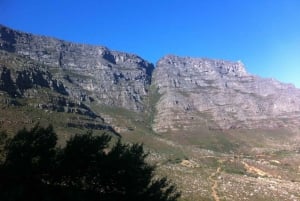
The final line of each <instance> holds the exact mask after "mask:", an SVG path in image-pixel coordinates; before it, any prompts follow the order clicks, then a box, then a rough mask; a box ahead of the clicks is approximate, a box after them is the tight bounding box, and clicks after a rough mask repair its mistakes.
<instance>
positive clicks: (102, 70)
mask: <svg viewBox="0 0 300 201" xmlns="http://www.w3.org/2000/svg"><path fill="white" fill-rule="evenodd" d="M0 50H3V51H5V52H10V53H13V54H15V55H19V56H22V57H25V58H28V59H30V60H32V61H35V62H38V63H39V64H40V66H39V68H42V69H45V68H47V70H48V72H51V74H52V75H53V77H54V78H56V79H57V80H59V81H60V82H62V83H63V84H65V85H66V86H68V88H67V93H68V94H69V95H70V96H74V97H76V98H83V97H85V96H87V95H88V94H93V98H94V99H95V100H97V101H98V102H99V103H100V104H105V105H110V106H117V107H123V108H126V109H130V110H134V111H143V109H144V107H145V105H144V102H143V100H144V97H145V96H147V89H148V87H149V85H150V81H151V74H152V71H153V68H154V67H153V65H152V64H151V63H149V62H147V61H145V60H143V59H142V58H140V57H138V56H136V55H133V54H128V53H122V52H117V51H110V50H109V49H107V48H106V47H102V46H92V45H83V44H75V43H70V42H66V41H62V40H57V39H54V38H49V37H44V36H35V35H31V34H27V33H23V32H18V31H14V30H11V29H9V28H7V27H4V26H0Z"/></svg>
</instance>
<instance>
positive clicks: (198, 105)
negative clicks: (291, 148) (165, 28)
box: [153, 56, 300, 132]
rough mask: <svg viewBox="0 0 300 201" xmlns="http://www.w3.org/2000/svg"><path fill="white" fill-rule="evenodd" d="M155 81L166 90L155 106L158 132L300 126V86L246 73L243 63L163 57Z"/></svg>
mask: <svg viewBox="0 0 300 201" xmlns="http://www.w3.org/2000/svg"><path fill="white" fill-rule="evenodd" d="M153 83H154V84H155V85H156V86H157V87H158V89H159V90H158V91H159V93H160V94H163V95H162V97H161V98H160V100H159V102H158V103H157V105H156V108H157V111H158V113H157V115H156V117H155V123H154V126H153V127H154V129H155V130H156V131H157V132H163V131H166V130H168V129H171V130H178V129H183V130H189V129H192V128H194V127H198V126H199V122H201V125H200V126H202V127H203V126H206V127H210V128H215V129H233V128H249V129H253V128H277V127H285V126H286V127H288V126H295V125H297V126H299V125H300V90H299V89H297V88H295V87H294V86H293V85H291V84H284V83H280V82H278V81H276V80H274V79H263V78H260V77H258V76H253V75H251V74H249V73H247V71H246V69H245V67H244V65H243V64H242V63H241V62H230V61H224V60H212V59H198V58H190V57H177V56H165V57H163V58H162V59H160V60H159V61H158V63H157V67H156V69H155V72H154V75H153Z"/></svg>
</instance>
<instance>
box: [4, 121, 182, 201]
mask: <svg viewBox="0 0 300 201" xmlns="http://www.w3.org/2000/svg"><path fill="white" fill-rule="evenodd" d="M3 136H4V135H3ZM1 139H2V138H1ZM3 139H4V137H3ZM2 141H4V140H2ZM56 141H57V136H56V134H55V132H54V131H53V128H52V127H51V126H49V127H47V128H42V127H40V126H39V125H36V126H35V127H33V128H32V129H31V130H29V131H28V130H26V129H23V130H21V131H19V132H18V133H17V134H16V135H15V136H14V137H13V138H12V139H11V140H6V142H7V143H6V146H5V147H4V149H3V150H2V153H4V154H5V157H4V162H3V163H1V164H0V200H3V201H16V200H33V201H34V200H36V201H43V200H45V201H46V200H47V201H52V200H58V201H60V200H61V201H62V200H64V201H68V200H70V201H75V200H76V201H77V200H78V201H80V200H87V201H94V200H104V201H129V200H131V201H134V200H143V201H150V200H151V201H175V200H177V198H178V197H179V196H180V194H179V193H178V191H177V190H176V187H175V186H174V185H173V184H171V183H170V182H169V181H168V179H167V178H158V179H154V176H155V166H152V165H149V164H148V163H146V160H145V159H146V157H147V153H145V151H144V148H143V146H142V145H140V144H133V145H127V144H123V143H121V141H120V140H118V141H117V142H116V143H115V144H114V145H113V146H111V147H110V146H109V144H110V142H111V137H110V136H108V135H105V134H103V135H100V136H95V135H93V134H92V133H90V132H89V133H86V134H83V135H75V136H73V137H72V138H70V140H68V141H67V143H66V146H65V147H64V148H56ZM2 144H3V143H2ZM0 145H1V143H0Z"/></svg>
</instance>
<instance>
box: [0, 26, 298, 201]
mask: <svg viewBox="0 0 300 201" xmlns="http://www.w3.org/2000/svg"><path fill="white" fill-rule="evenodd" d="M38 122H39V123H40V124H42V125H48V124H49V123H51V124H53V125H54V128H55V130H56V132H57V133H58V137H59V143H60V145H63V144H64V143H65V141H66V139H68V138H69V137H70V136H71V135H73V134H74V133H82V132H85V131H87V130H92V131H93V132H94V134H96V135H97V134H100V133H103V132H105V133H109V134H111V135H113V136H118V137H122V138H123V140H124V141H127V142H129V143H131V142H139V143H144V144H145V146H146V147H147V150H148V151H149V157H148V160H149V161H150V162H152V163H155V164H157V166H158V173H159V174H161V175H164V176H165V175H167V176H168V177H170V178H172V179H173V180H174V181H175V182H176V183H177V184H178V187H179V189H180V190H181V191H182V194H183V200H193V201H194V200H222V199H223V200H233V201H235V200H236V201H237V200H252V201H262V200H274V201H281V200H300V194H299V183H300V176H299V175H300V174H299V173H300V168H299V167H300V154H299V150H300V146H299V144H300V143H299V142H300V89H297V88H295V87H294V86H293V85H291V84H285V83H281V82H278V81H276V80H274V79H265V78H261V77H258V76H255V75H251V74H249V73H248V72H247V71H246V68H245V66H244V65H243V64H242V63H241V62H232V61H225V60H218V59H207V58H191V57H179V56H174V55H167V56H164V57H163V58H161V59H160V60H159V61H158V62H157V64H156V66H154V65H153V64H151V63H150V62H148V61H146V60H145V59H143V58H141V57H139V56H137V55H134V54H129V53H125V52H119V51H113V50H110V49H108V48H106V47H103V46H94V45H85V44H77V43H71V42H67V41H63V40H59V39H55V38H51V37H45V36H37V35H32V34H29V33H24V32H21V31H16V30H13V29H10V28H8V27H5V26H2V25H0V130H6V131H7V132H8V133H9V134H13V133H14V132H15V131H16V130H19V129H20V128H22V127H24V126H25V127H32V126H33V125H34V124H35V123H38Z"/></svg>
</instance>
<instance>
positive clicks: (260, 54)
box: [0, 0, 300, 87]
mask: <svg viewBox="0 0 300 201" xmlns="http://www.w3.org/2000/svg"><path fill="white" fill-rule="evenodd" d="M0 23H1V24H3V25H6V26H9V27H12V28H15V29H18V30H22V31H26V32H31V33H35V34H42V35H48V36H54V37H57V38H60V39H64V40H69V41H74V42H80V43H89V44H95V45H104V46H107V47H109V48H111V49H114V50H121V51H126V52H131V53H136V54H138V55H140V56H141V57H143V58H145V59H147V60H149V61H151V62H153V63H155V62H156V61H157V60H158V59H159V58H160V57H162V56H164V55H166V54H176V55H179V56H193V57H209V58H219V59H226V60H241V61H242V62H244V64H245V65H246V68H247V70H248V71H249V72H250V73H252V74H256V75H260V76H262V77H273V78H276V79H278V80H280V81H284V82H290V83H294V84H295V85H296V86H297V87H300V0H123V1H122V0H105V1H104V0H85V1H76V0H72V1H71V0H39V1H38V0H36V1H34V0H0Z"/></svg>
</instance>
